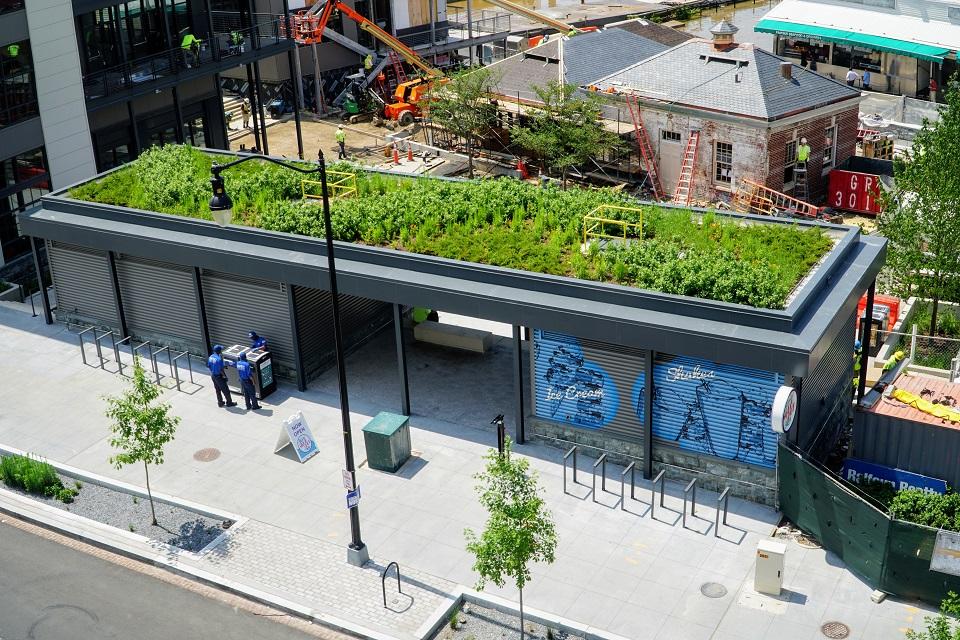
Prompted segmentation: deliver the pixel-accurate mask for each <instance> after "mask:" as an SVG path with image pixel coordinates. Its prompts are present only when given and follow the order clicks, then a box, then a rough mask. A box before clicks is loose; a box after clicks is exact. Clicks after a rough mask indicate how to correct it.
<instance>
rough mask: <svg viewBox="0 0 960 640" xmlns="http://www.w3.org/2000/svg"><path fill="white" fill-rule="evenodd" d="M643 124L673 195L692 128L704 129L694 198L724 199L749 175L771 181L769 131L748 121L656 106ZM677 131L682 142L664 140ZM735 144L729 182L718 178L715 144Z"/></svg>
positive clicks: (665, 185)
mask: <svg viewBox="0 0 960 640" xmlns="http://www.w3.org/2000/svg"><path fill="white" fill-rule="evenodd" d="M642 116H643V123H644V126H645V127H646V129H647V133H648V134H649V135H650V144H651V146H652V147H653V148H654V150H655V153H656V155H657V162H658V164H657V166H658V167H659V168H660V175H661V182H662V183H663V188H664V190H665V191H666V192H667V193H669V194H670V195H673V192H674V189H675V188H676V186H677V184H676V179H677V177H678V176H679V173H680V163H681V161H682V157H683V149H684V148H685V146H686V144H687V140H688V138H689V135H690V131H691V130H692V129H699V130H700V142H699V145H698V146H697V156H696V157H697V160H696V165H695V168H694V175H693V200H694V201H698V200H699V201H709V202H713V201H715V200H719V199H724V198H725V197H726V196H727V195H728V194H729V193H730V192H731V191H733V190H735V189H736V187H737V184H738V183H739V182H740V180H742V179H744V178H746V179H748V180H753V181H755V182H759V183H760V184H764V183H765V182H766V180H767V171H768V168H767V167H768V165H767V130H766V128H765V127H751V126H748V125H746V124H744V125H738V124H734V123H728V122H721V121H717V120H709V119H705V118H702V117H696V116H688V115H680V114H675V113H670V112H667V111H658V110H654V109H643V110H642ZM664 130H667V131H676V132H679V133H680V134H681V140H680V142H679V144H678V143H675V142H668V141H664V140H663V136H662V135H661V131H664ZM716 142H728V143H731V144H733V175H732V176H731V181H730V183H729V184H725V183H722V182H717V181H715V180H714V144H715V143H716Z"/></svg>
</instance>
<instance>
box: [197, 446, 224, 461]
mask: <svg viewBox="0 0 960 640" xmlns="http://www.w3.org/2000/svg"><path fill="white" fill-rule="evenodd" d="M219 457H220V449H214V448H213V447H207V448H206V449H200V450H199V451H197V452H196V453H195V454H193V459H194V460H197V461H199V462H213V461H214V460H216V459H217V458H219Z"/></svg>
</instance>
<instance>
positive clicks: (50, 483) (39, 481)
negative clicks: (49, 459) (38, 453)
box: [0, 455, 80, 502]
mask: <svg viewBox="0 0 960 640" xmlns="http://www.w3.org/2000/svg"><path fill="white" fill-rule="evenodd" d="M0 479H2V480H3V483H4V484H5V485H7V486H9V487H15V488H17V489H23V490H24V491H26V492H28V493H35V494H37V495H41V496H46V497H48V498H56V499H57V500H60V501H61V502H73V498H74V497H76V495H77V494H78V493H79V490H80V487H79V486H78V487H77V489H68V488H67V487H64V486H63V482H62V481H61V480H60V476H58V475H57V471H56V469H54V468H53V467H52V466H51V465H50V464H49V463H46V462H43V461H42V460H38V459H36V458H31V457H28V456H16V455H10V456H4V457H2V458H0Z"/></svg>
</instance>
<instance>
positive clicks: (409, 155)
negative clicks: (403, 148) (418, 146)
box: [407, 142, 413, 162]
mask: <svg viewBox="0 0 960 640" xmlns="http://www.w3.org/2000/svg"><path fill="white" fill-rule="evenodd" d="M407 162H413V145H411V144H410V143H409V142H408V143H407Z"/></svg>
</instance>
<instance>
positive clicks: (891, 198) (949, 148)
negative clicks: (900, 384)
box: [878, 76, 960, 335]
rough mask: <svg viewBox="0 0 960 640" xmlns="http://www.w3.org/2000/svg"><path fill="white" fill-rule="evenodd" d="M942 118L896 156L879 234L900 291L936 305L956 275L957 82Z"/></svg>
mask: <svg viewBox="0 0 960 640" xmlns="http://www.w3.org/2000/svg"><path fill="white" fill-rule="evenodd" d="M945 98H946V105H945V106H943V107H942V108H941V109H940V120H939V121H937V122H935V123H931V122H929V121H925V122H924V124H923V128H922V129H921V130H920V132H919V133H918V134H917V136H916V138H914V141H913V147H912V148H911V150H910V151H909V152H908V153H907V154H906V156H905V157H904V158H903V159H900V158H895V159H894V171H893V173H894V178H895V181H896V186H895V189H894V190H893V191H892V192H889V193H886V194H884V196H883V198H884V207H883V209H884V211H883V213H882V214H881V216H880V220H879V222H878V226H879V230H880V233H881V234H883V235H884V236H886V237H887V239H888V240H889V241H890V245H889V251H888V255H887V264H888V265H889V266H890V267H891V269H892V270H893V272H894V275H895V277H896V279H897V280H898V281H899V282H900V283H901V284H902V285H905V288H906V290H905V291H901V292H899V293H900V294H901V295H910V294H913V295H918V296H922V297H925V298H930V299H931V300H932V301H933V304H932V307H933V308H932V313H931V318H930V335H936V328H937V306H938V303H939V301H940V300H942V299H943V298H944V295H945V294H948V292H949V291H950V290H951V288H955V287H956V281H957V279H960V171H958V170H957V167H958V164H957V163H958V158H960V82H958V80H957V77H956V76H955V77H954V79H953V80H951V81H950V82H949V83H948V85H947V90H946V94H945Z"/></svg>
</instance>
